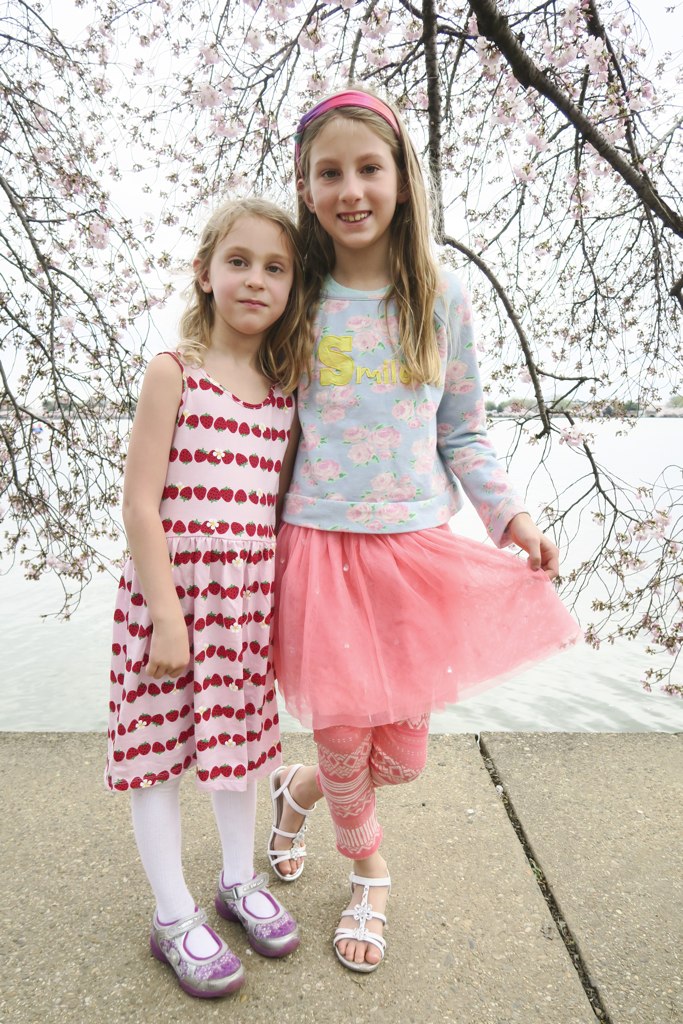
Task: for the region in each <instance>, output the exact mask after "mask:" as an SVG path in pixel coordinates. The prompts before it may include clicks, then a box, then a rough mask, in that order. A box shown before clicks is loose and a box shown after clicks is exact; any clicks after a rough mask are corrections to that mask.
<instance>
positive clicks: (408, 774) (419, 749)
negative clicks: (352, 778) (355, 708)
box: [370, 715, 429, 786]
mask: <svg viewBox="0 0 683 1024" xmlns="http://www.w3.org/2000/svg"><path fill="white" fill-rule="evenodd" d="M428 743H429V715H422V716H420V718H407V719H405V720H404V721H402V722H392V723H391V724H389V725H380V726H377V727H376V728H374V729H373V730H372V751H371V754H370V774H371V776H372V781H373V783H374V784H375V786H397V785H400V784H401V783H403V782H414V781H415V779H417V778H418V776H419V775H420V774H421V772H422V770H423V768H424V766H425V764H426V763H427V745H428Z"/></svg>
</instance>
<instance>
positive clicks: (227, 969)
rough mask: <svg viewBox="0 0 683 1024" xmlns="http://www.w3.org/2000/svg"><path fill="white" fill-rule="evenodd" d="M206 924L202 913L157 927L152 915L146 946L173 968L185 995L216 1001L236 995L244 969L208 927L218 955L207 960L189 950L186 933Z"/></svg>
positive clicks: (158, 958) (242, 978)
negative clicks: (150, 932) (230, 994)
mask: <svg viewBox="0 0 683 1024" xmlns="http://www.w3.org/2000/svg"><path fill="white" fill-rule="evenodd" d="M206 921H207V917H206V914H205V913H204V911H203V910H198V911H196V912H195V913H194V914H192V915H191V916H190V917H184V918H182V919H181V920H180V921H173V922H172V923H171V924H159V922H158V921H157V919H156V914H155V915H154V918H153V919H152V934H151V935H150V939H149V945H150V949H151V950H152V953H153V954H154V956H155V957H156V958H157V960H160V961H161V962H162V963H165V964H170V966H171V967H172V968H173V970H174V971H175V973H176V975H177V976H178V983H179V985H180V987H181V988H182V989H183V991H184V992H187V993H188V995H191V996H197V997H198V998H199V999H217V998H218V997H219V996H227V995H228V994H229V993H230V992H236V991H237V989H238V988H240V987H241V986H242V984H243V983H244V967H243V966H242V961H241V960H240V959H239V957H237V956H235V954H234V953H233V952H232V950H231V949H229V948H228V946H227V945H226V944H225V942H223V940H222V939H221V937H220V936H219V935H216V933H215V931H214V930H213V928H209V932H210V933H211V935H212V936H213V938H214V939H215V940H216V942H217V943H218V945H219V947H220V948H219V949H218V952H217V953H214V954H213V956H208V957H195V956H193V955H192V954H191V953H190V952H189V951H188V949H187V946H186V936H187V933H188V932H191V931H192V929H193V928H199V926H200V925H202V924H206ZM207 927H208V925H207Z"/></svg>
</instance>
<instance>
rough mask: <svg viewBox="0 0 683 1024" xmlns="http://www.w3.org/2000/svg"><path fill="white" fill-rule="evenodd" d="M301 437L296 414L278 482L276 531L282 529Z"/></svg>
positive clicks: (295, 414)
mask: <svg viewBox="0 0 683 1024" xmlns="http://www.w3.org/2000/svg"><path fill="white" fill-rule="evenodd" d="M300 437H301V424H300V423H299V416H298V413H297V412H296V410H295V412H294V418H293V420H292V426H291V428H290V431H289V441H288V442H287V450H286V452H285V455H284V458H283V460H282V469H281V470H280V480H279V482H278V492H277V503H276V505H275V529H276V530H278V529H279V528H280V520H281V516H282V506H283V505H284V503H285V494H286V493H287V491H288V490H289V485H290V483H291V481H292V472H293V470H294V460H295V459H296V453H297V449H298V447H299V438H300Z"/></svg>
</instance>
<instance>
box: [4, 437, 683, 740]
mask: <svg viewBox="0 0 683 1024" xmlns="http://www.w3.org/2000/svg"><path fill="white" fill-rule="evenodd" d="M591 429H592V430H596V428H595V427H591ZM617 431H618V426H617V425H613V424H609V423H608V424H602V425H600V426H599V427H598V428H597V431H596V446H597V448H598V453H599V455H600V456H601V461H602V462H603V463H606V464H608V465H609V466H610V468H611V469H612V470H613V471H614V472H615V473H617V474H618V475H620V476H621V477H623V478H625V479H628V480H629V481H630V482H631V483H633V484H641V483H652V482H653V481H654V480H655V479H656V477H657V476H658V475H659V473H660V472H661V471H662V469H663V468H664V467H665V466H666V465H671V464H672V463H677V464H679V465H680V462H681V453H682V452H683V445H682V442H683V421H681V420H678V421H676V420H666V419H644V420H641V421H640V422H639V423H638V424H637V425H636V427H635V429H634V430H633V431H632V432H631V433H630V434H628V435H627V436H625V437H618V436H616V434H617ZM492 436H493V439H494V442H495V443H496V445H497V447H498V449H499V451H501V452H503V451H505V449H506V445H507V443H508V439H509V430H508V428H507V427H506V426H505V425H504V424H497V425H496V426H495V427H494V429H493V431H492ZM535 458H536V453H535V451H534V449H532V448H528V449H523V450H521V451H520V452H518V454H517V455H516V457H515V462H514V465H513V476H514V478H515V480H517V481H519V482H520V483H523V482H524V481H525V480H526V479H528V478H529V477H530V476H531V472H532V467H533V465H534V460H535ZM581 465H582V464H581V463H580V461H579V458H578V456H577V455H575V454H574V453H572V452H571V451H570V450H569V449H568V448H566V447H559V448H557V450H556V451H555V452H553V455H552V461H551V466H550V468H551V473H552V479H553V482H554V484H555V486H557V487H558V490H561V489H562V487H564V486H567V485H568V484H570V483H572V482H573V481H574V480H575V478H576V474H577V473H578V472H579V471H580V470H579V468H578V467H579V466H581ZM544 481H545V482H544ZM550 497H551V495H550V494H549V493H548V483H547V477H545V475H544V474H538V475H537V476H536V477H535V478H534V480H533V482H532V486H531V487H530V492H529V499H530V507H531V508H533V506H534V504H535V503H537V504H538V505H540V504H542V503H543V502H544V501H547V500H548V499H549V498H550ZM453 525H454V527H455V528H456V529H457V531H458V532H460V533H463V534H465V535H467V536H472V537H476V538H478V539H482V538H483V529H482V527H481V524H480V523H479V521H478V519H477V517H476V515H475V513H474V512H473V511H472V510H471V509H469V508H467V509H465V510H463V512H462V513H460V514H459V515H458V516H457V517H456V520H454V523H453ZM586 542H587V538H586V537H585V536H583V537H582V538H579V540H577V541H575V542H573V544H572V548H571V550H570V552H569V553H568V555H567V564H573V563H575V562H578V560H579V559H580V558H581V557H582V552H581V551H578V550H577V546H580V545H581V544H582V543H586ZM116 586H117V581H116V580H115V579H113V578H112V577H108V576H106V575H101V576H99V577H98V578H97V579H96V580H95V581H93V583H91V584H90V585H89V586H88V588H87V589H86V591H85V593H84V595H83V599H82V602H81V605H80V607H79V609H78V611H77V612H76V614H75V615H74V616H73V618H72V619H71V620H70V621H69V622H62V621H60V620H58V619H56V618H54V617H51V616H50V614H49V613H51V612H54V611H55V610H56V609H57V608H58V607H59V605H60V593H61V591H60V588H59V585H58V584H57V583H56V581H55V580H52V579H50V578H46V579H44V580H41V581H40V582H38V583H33V582H28V581H26V580H25V579H24V578H23V576H22V574H21V572H20V571H19V570H18V569H16V568H13V569H11V570H10V571H9V573H8V574H7V575H5V576H2V577H0V615H1V616H2V624H3V629H2V634H3V644H2V649H3V650H2V664H3V680H2V687H0V730H5V731H6V730H11V731H30V730H38V731H44V730H46V731H73V732H78V731H89V730H104V729H105V728H106V717H107V702H108V679H109V651H110V644H111V636H110V630H111V614H112V609H113V605H114V597H115V592H116ZM588 596H589V595H587V596H586V598H584V600H583V605H584V606H587V600H588ZM45 615H47V616H48V617H44V616H45ZM661 663H662V664H665V663H666V662H665V661H664V659H663V658H662V659H661ZM651 664H652V661H651V659H650V658H649V657H648V656H647V655H646V654H645V653H644V643H643V644H642V645H639V644H634V643H627V642H625V641H623V642H618V643H615V644H614V645H613V646H603V647H602V648H601V649H600V650H598V651H595V650H593V649H592V648H589V647H587V646H586V645H583V644H581V645H579V646H577V647H575V648H573V649H572V650H569V651H565V652H563V653H561V654H559V655H557V656H555V657H554V658H552V659H550V660H548V661H545V662H543V663H542V664H540V665H536V666H534V667H533V668H531V669H528V670H526V671H525V672H523V673H521V674H520V675H517V676H515V677H513V678H511V679H509V680H507V681H506V682H505V683H503V684H501V685H499V686H497V687H496V688H495V689H493V690H490V691H488V692H487V693H484V694H482V695H480V696H478V697H473V698H471V699H470V700H468V701H464V702H463V703H462V704H459V705H457V706H456V707H455V708H454V709H452V710H449V711H446V712H443V713H442V714H439V715H435V716H434V717H433V719H432V730H433V731H434V732H479V731H486V730H522V731H538V730H566V731H572V732H573V731H642V730H660V731H670V732H679V731H683V700H681V699H680V698H674V697H669V696H667V695H665V694H662V693H659V692H655V693H650V694H648V693H646V692H645V691H644V690H643V689H642V687H641V684H640V679H641V678H642V676H643V673H644V671H645V669H646V668H647V667H648V666H649V665H651ZM680 671H681V670H680V669H679V675H678V678H679V680H680V677H681V675H680ZM282 724H283V729H284V730H285V731H296V730H298V728H299V727H298V724H297V723H296V722H295V721H294V720H293V719H291V718H290V717H289V716H288V715H287V714H286V713H284V712H283V715H282Z"/></svg>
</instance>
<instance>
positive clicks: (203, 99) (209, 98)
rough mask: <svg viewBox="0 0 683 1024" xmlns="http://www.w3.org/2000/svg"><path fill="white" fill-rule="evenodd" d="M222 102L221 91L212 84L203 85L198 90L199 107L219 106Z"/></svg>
mask: <svg viewBox="0 0 683 1024" xmlns="http://www.w3.org/2000/svg"><path fill="white" fill-rule="evenodd" d="M220 102H221V96H220V93H219V92H218V90H217V89H214V87H213V86H212V85H202V86H200V88H199V89H198V90H197V105H198V106H199V107H202V108H206V107H217V106H218V104H219V103H220Z"/></svg>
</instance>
